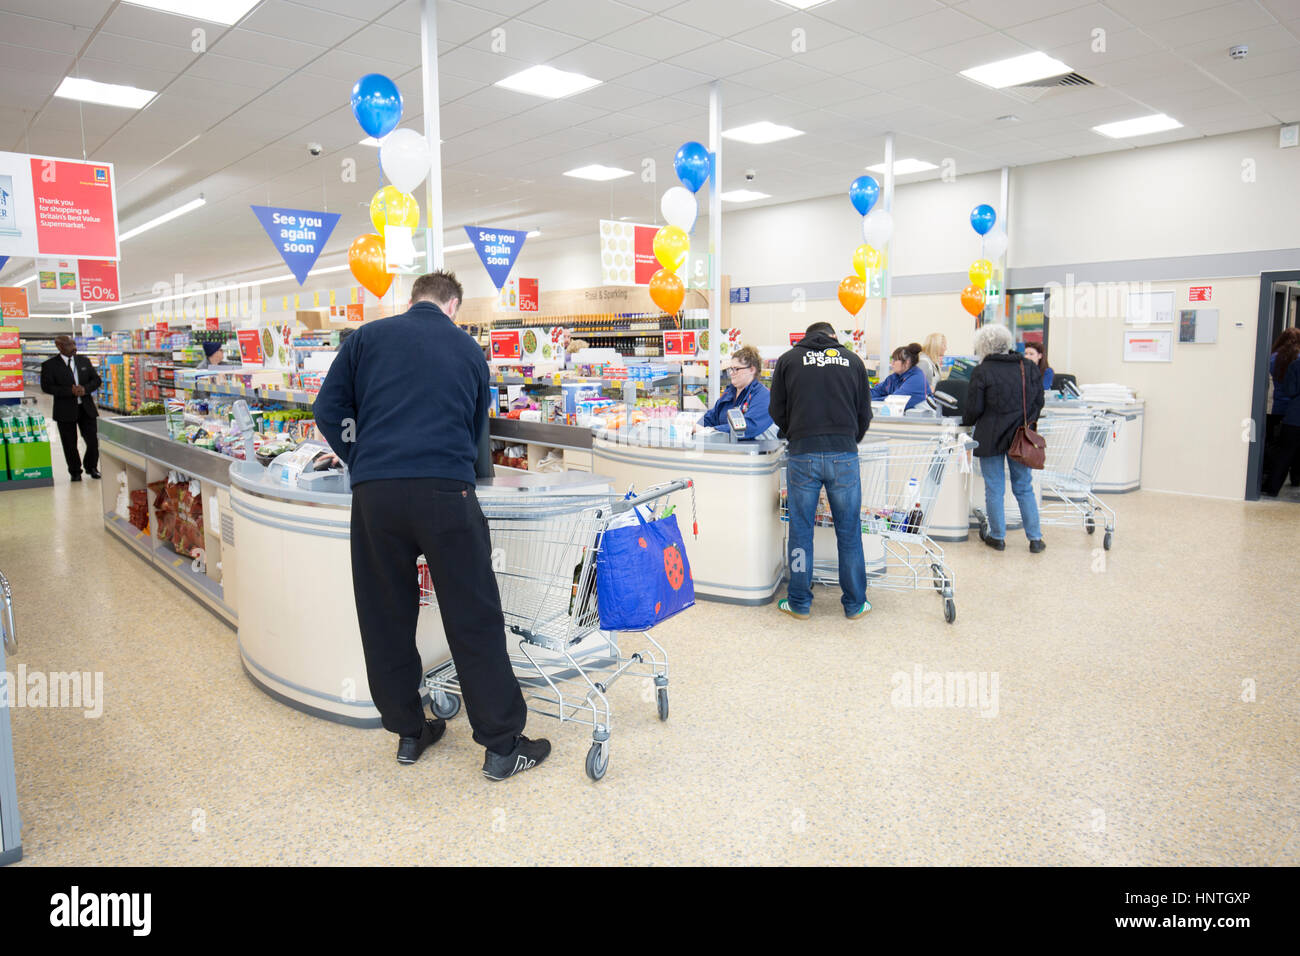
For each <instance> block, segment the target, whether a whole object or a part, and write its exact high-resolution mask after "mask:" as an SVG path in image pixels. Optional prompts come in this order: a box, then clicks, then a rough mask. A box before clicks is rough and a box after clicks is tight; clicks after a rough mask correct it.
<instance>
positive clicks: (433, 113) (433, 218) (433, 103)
mask: <svg viewBox="0 0 1300 956" xmlns="http://www.w3.org/2000/svg"><path fill="white" fill-rule="evenodd" d="M420 65H421V71H420V72H421V78H422V80H423V96H424V136H425V139H426V140H428V142H429V156H430V163H429V178H428V180H426V182H425V192H424V216H425V219H424V225H425V233H424V249H425V256H424V263H425V268H426V270H427V271H429V272H432V271H434V270H435V269H441V268H442V266H443V261H442V147H441V146H440V145H439V144H440V143H441V142H442V122H441V116H440V110H439V100H438V16H437V10H436V8H435V0H420Z"/></svg>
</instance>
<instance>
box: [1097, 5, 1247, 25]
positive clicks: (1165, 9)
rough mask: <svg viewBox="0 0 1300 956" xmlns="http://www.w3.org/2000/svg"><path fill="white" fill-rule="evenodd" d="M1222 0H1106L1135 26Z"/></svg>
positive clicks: (1196, 9)
mask: <svg viewBox="0 0 1300 956" xmlns="http://www.w3.org/2000/svg"><path fill="white" fill-rule="evenodd" d="M1222 3H1223V0H1106V6H1108V7H1110V8H1111V9H1112V10H1114V11H1115V12H1116V13H1118V14H1119V15H1120V16H1122V17H1123V18H1124V19H1125V20H1128V21H1129V22H1130V23H1132V24H1134V25H1136V26H1146V25H1148V24H1151V23H1155V22H1156V21H1157V20H1167V19H1168V18H1169V17H1173V16H1179V15H1182V14H1185V13H1195V12H1196V11H1198V10H1208V9H1209V8H1210V7H1214V6H1218V5H1220V4H1222Z"/></svg>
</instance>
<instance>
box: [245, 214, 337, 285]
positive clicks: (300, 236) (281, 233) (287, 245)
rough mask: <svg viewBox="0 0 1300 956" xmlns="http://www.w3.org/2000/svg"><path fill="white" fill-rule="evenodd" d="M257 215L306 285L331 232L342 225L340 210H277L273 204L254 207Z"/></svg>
mask: <svg viewBox="0 0 1300 956" xmlns="http://www.w3.org/2000/svg"><path fill="white" fill-rule="evenodd" d="M252 210H253V215H255V216H257V221H258V222H260V223H261V224H262V228H263V229H265V230H266V234H267V235H268V236H270V237H271V241H272V242H274V243H275V248H277V249H279V250H280V256H281V258H283V259H284V264H285V265H286V266H288V267H289V271H290V272H292V273H293V277H294V278H295V279H297V280H298V284H299V285H302V284H303V283H304V282H306V281H307V273H308V272H310V271H311V267H312V266H314V265H315V264H316V260H317V259H319V258H320V254H321V252H322V250H324V248H325V243H326V242H328V241H329V237H330V233H332V232H333V231H334V227H335V226H336V225H338V222H339V216H340V214H339V213H337V212H311V211H310V210H307V209H277V208H275V207H273V206H253V207H252Z"/></svg>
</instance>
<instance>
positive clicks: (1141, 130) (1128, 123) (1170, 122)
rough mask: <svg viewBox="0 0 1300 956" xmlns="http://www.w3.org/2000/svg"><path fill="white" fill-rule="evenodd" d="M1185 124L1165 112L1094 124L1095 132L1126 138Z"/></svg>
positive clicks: (1176, 127) (1116, 137)
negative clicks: (1098, 124) (1116, 121)
mask: <svg viewBox="0 0 1300 956" xmlns="http://www.w3.org/2000/svg"><path fill="white" fill-rule="evenodd" d="M1182 125H1183V124H1182V123H1180V122H1178V120H1176V119H1174V118H1173V117H1172V116H1166V115H1165V114H1164V113H1152V114H1151V115H1150V116H1139V117H1137V118H1136V119H1129V120H1120V121H1119V122H1118V123H1102V124H1101V125H1100V126H1094V127H1093V130H1094V131H1095V132H1098V133H1101V135H1102V136H1109V137H1110V138H1111V139H1124V138H1126V137H1128V136H1145V135H1146V134H1148V133H1162V132H1164V131H1165V130H1167V129H1179V128H1180V127H1181V126H1182Z"/></svg>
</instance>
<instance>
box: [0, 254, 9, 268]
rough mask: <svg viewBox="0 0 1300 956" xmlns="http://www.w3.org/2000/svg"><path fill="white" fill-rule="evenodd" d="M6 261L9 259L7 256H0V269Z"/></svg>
mask: <svg viewBox="0 0 1300 956" xmlns="http://www.w3.org/2000/svg"><path fill="white" fill-rule="evenodd" d="M8 261H9V257H8V256H0V269H3V268H4V267H5V263H6V262H8Z"/></svg>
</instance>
